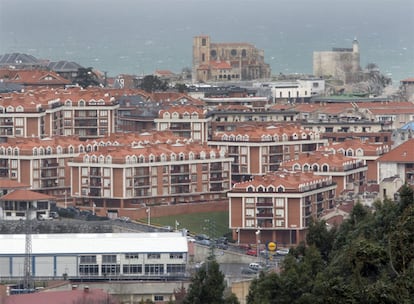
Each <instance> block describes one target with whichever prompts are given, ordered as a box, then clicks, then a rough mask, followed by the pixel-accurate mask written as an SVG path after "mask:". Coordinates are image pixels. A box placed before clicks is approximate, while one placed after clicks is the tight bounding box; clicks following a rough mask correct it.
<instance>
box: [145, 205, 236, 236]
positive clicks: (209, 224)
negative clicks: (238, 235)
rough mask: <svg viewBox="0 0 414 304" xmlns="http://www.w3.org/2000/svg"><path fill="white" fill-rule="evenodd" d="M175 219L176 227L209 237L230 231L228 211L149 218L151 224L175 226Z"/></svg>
mask: <svg viewBox="0 0 414 304" xmlns="http://www.w3.org/2000/svg"><path fill="white" fill-rule="evenodd" d="M175 221H177V222H178V223H180V224H179V225H178V227H177V228H178V229H182V228H186V229H187V230H189V231H190V233H192V234H200V233H203V234H207V235H208V236H210V237H220V236H223V235H224V234H226V233H228V232H230V230H229V228H228V227H229V213H228V212H227V211H220V212H203V213H193V214H183V215H176V216H165V217H158V218H151V224H152V225H159V226H171V227H173V228H174V227H175Z"/></svg>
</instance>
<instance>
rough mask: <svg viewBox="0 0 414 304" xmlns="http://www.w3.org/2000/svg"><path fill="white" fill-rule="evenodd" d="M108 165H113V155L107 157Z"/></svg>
mask: <svg viewBox="0 0 414 304" xmlns="http://www.w3.org/2000/svg"><path fill="white" fill-rule="evenodd" d="M106 163H107V164H112V156H111V155H107V156H106Z"/></svg>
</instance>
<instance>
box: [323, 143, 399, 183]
mask: <svg viewBox="0 0 414 304" xmlns="http://www.w3.org/2000/svg"><path fill="white" fill-rule="evenodd" d="M319 150H320V151H325V152H328V153H339V154H342V155H345V156H350V157H355V158H357V159H361V160H363V161H364V162H365V163H366V165H367V169H368V170H367V172H366V178H367V181H368V182H374V183H377V179H378V170H377V160H378V158H380V157H381V156H382V155H384V154H386V153H388V152H389V151H390V150H391V146H390V144H387V143H381V142H378V143H375V142H371V141H363V140H360V139H347V140H345V141H342V142H329V144H328V145H325V146H323V147H320V149H319Z"/></svg>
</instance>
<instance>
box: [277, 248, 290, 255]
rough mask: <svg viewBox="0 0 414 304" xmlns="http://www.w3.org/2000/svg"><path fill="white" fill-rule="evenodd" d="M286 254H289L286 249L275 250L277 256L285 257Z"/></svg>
mask: <svg viewBox="0 0 414 304" xmlns="http://www.w3.org/2000/svg"><path fill="white" fill-rule="evenodd" d="M288 253H289V249H288V248H280V249H278V250H276V254H277V255H287V254H288Z"/></svg>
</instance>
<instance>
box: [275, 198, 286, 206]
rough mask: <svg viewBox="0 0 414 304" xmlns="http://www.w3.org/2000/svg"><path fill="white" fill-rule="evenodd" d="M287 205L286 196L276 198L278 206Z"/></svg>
mask: <svg viewBox="0 0 414 304" xmlns="http://www.w3.org/2000/svg"><path fill="white" fill-rule="evenodd" d="M284 206H285V199H284V198H276V207H284Z"/></svg>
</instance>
